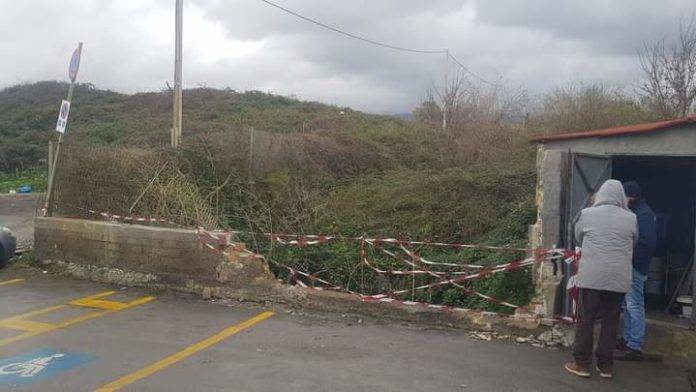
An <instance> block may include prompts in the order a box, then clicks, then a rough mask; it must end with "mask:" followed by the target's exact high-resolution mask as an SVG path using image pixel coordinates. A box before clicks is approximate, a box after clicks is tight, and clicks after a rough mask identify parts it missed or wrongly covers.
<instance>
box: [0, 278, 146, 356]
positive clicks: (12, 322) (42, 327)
mask: <svg viewBox="0 0 696 392" xmlns="http://www.w3.org/2000/svg"><path fill="white" fill-rule="evenodd" d="M114 293H115V291H105V292H103V293H99V294H95V295H91V296H89V297H84V298H78V299H76V300H74V301H71V302H69V303H68V304H67V305H54V306H49V307H47V308H43V309H38V310H34V311H31V312H29V313H24V314H20V315H18V316H12V317H8V318H5V319H2V320H0V327H2V328H9V329H16V330H20V331H24V333H21V334H17V335H14V336H10V337H7V338H4V339H0V347H2V346H5V345H8V344H10V343H14V342H17V341H20V340H24V339H28V338H31V337H34V336H36V335H41V334H44V333H47V332H51V331H55V330H57V329H61V328H67V327H69V326H71V325H74V324H77V323H81V322H83V321H87V320H91V319H94V318H97V317H102V316H105V315H107V314H110V313H114V312H118V311H120V310H124V309H128V308H132V307H134V306H138V305H142V304H144V303H147V302H150V301H152V300H154V299H155V298H154V297H149V296H148V297H141V298H138V299H136V300H134V301H131V302H125V303H124V302H115V301H104V302H109V303H111V304H112V305H113V306H112V307H113V308H112V309H104V308H102V307H98V306H90V305H89V303H90V302H89V301H93V300H94V298H102V297H106V296H108V295H111V294H114ZM69 305H73V306H85V307H90V308H94V307H96V308H98V309H100V310H99V311H94V312H89V313H86V314H83V315H80V316H77V317H73V318H71V319H68V320H64V321H60V322H57V323H44V322H38V321H32V320H28V318H29V317H33V316H36V315H39V314H45V313H50V312H54V311H56V310H60V309H64V308H68V307H69Z"/></svg>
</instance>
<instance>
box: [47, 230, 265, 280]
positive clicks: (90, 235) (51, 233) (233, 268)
mask: <svg viewBox="0 0 696 392" xmlns="http://www.w3.org/2000/svg"><path fill="white" fill-rule="evenodd" d="M35 249H36V255H37V258H38V259H39V260H40V261H43V262H47V261H48V262H50V261H62V262H68V263H75V264H82V265H90V266H96V267H105V268H110V269H121V270H124V271H135V272H140V273H150V274H154V275H157V276H158V278H161V279H165V280H168V281H185V280H186V279H195V280H196V281H199V282H217V283H226V282H233V283H235V284H240V285H245V284H248V283H249V282H251V281H252V280H254V279H257V278H259V277H262V278H268V279H270V278H272V275H271V274H270V272H268V268H267V266H266V265H265V263H264V262H262V261H260V260H245V261H243V262H242V261H241V260H240V259H239V258H235V257H234V255H232V256H233V257H231V258H230V257H225V256H223V255H221V254H218V253H214V252H212V251H211V250H210V249H208V248H206V247H204V246H203V245H202V244H201V243H200V241H199V240H198V236H197V233H196V231H195V230H187V229H170V228H161V227H149V226H139V225H126V224H120V223H112V222H98V221H89V220H81V219H67V218H37V219H36V222H35Z"/></svg>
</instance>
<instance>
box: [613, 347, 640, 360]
mask: <svg viewBox="0 0 696 392" xmlns="http://www.w3.org/2000/svg"><path fill="white" fill-rule="evenodd" d="M614 359H615V360H617V361H636V362H640V361H642V360H643V353H642V352H641V351H640V350H634V349H632V348H629V349H626V350H625V351H614Z"/></svg>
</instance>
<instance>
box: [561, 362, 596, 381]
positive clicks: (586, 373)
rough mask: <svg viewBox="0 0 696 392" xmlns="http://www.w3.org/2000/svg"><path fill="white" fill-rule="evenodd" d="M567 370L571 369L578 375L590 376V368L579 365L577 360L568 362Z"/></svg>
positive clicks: (570, 370)
mask: <svg viewBox="0 0 696 392" xmlns="http://www.w3.org/2000/svg"><path fill="white" fill-rule="evenodd" d="M565 370H567V371H569V372H570V373H573V374H574V375H576V376H578V377H583V378H587V377H590V371H589V369H587V368H586V367H585V366H582V365H578V364H577V363H576V362H575V361H573V362H568V363H566V364H565Z"/></svg>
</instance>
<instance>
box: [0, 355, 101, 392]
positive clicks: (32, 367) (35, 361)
mask: <svg viewBox="0 0 696 392" xmlns="http://www.w3.org/2000/svg"><path fill="white" fill-rule="evenodd" d="M93 360H94V357H93V356H91V355H86V354H80V353H71V352H67V351H60V350H55V349H50V348H49V349H42V350H37V351H32V352H29V353H26V354H22V355H18V356H15V357H11V358H5V359H0V384H5V385H26V384H31V383H34V382H37V381H41V380H45V379H48V378H50V377H53V376H55V375H57V374H59V373H63V372H67V371H69V370H71V369H73V368H76V367H78V366H82V365H84V364H86V363H88V362H91V361H93Z"/></svg>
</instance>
